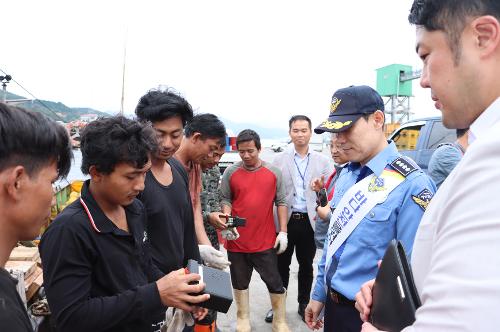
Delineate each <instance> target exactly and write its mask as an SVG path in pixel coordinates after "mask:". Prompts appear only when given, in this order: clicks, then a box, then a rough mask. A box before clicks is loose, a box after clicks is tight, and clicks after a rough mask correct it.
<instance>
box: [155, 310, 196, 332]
mask: <svg viewBox="0 0 500 332" xmlns="http://www.w3.org/2000/svg"><path fill="white" fill-rule="evenodd" d="M186 325H187V326H192V325H194V319H193V316H192V315H191V313H190V312H187V311H184V310H182V309H177V308H174V307H169V308H168V309H167V312H166V313H165V324H164V325H163V326H162V327H161V331H162V332H181V331H182V330H184V327H185V326H186Z"/></svg>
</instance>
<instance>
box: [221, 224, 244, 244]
mask: <svg viewBox="0 0 500 332" xmlns="http://www.w3.org/2000/svg"><path fill="white" fill-rule="evenodd" d="M220 235H221V236H222V238H223V239H226V240H229V241H234V240H237V239H238V238H239V237H240V233H238V230H237V229H236V228H234V227H229V228H226V229H223V230H222V231H221V232H220Z"/></svg>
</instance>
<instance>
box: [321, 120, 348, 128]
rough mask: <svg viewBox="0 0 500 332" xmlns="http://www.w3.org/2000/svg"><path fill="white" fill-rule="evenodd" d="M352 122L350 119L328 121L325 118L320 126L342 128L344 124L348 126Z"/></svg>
mask: <svg viewBox="0 0 500 332" xmlns="http://www.w3.org/2000/svg"><path fill="white" fill-rule="evenodd" d="M351 123H352V121H346V122H341V121H335V122H333V121H329V120H325V121H324V122H323V123H322V124H321V127H324V128H326V129H342V128H344V127H345V126H348V125H350V124H351Z"/></svg>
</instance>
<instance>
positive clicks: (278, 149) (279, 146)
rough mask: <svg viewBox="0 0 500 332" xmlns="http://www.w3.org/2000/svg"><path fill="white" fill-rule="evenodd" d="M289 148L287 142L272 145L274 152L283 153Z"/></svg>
mask: <svg viewBox="0 0 500 332" xmlns="http://www.w3.org/2000/svg"><path fill="white" fill-rule="evenodd" d="M287 146H288V143H287V142H279V143H274V144H272V145H271V150H273V151H274V152H282V151H284V150H285V149H286V147H287Z"/></svg>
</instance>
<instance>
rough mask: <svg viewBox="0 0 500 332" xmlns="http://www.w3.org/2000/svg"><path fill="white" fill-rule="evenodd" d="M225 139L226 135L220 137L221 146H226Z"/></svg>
mask: <svg viewBox="0 0 500 332" xmlns="http://www.w3.org/2000/svg"><path fill="white" fill-rule="evenodd" d="M226 139H227V136H224V137H223V138H221V139H220V141H219V146H220V147H221V148H225V147H226V145H227V142H226Z"/></svg>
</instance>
